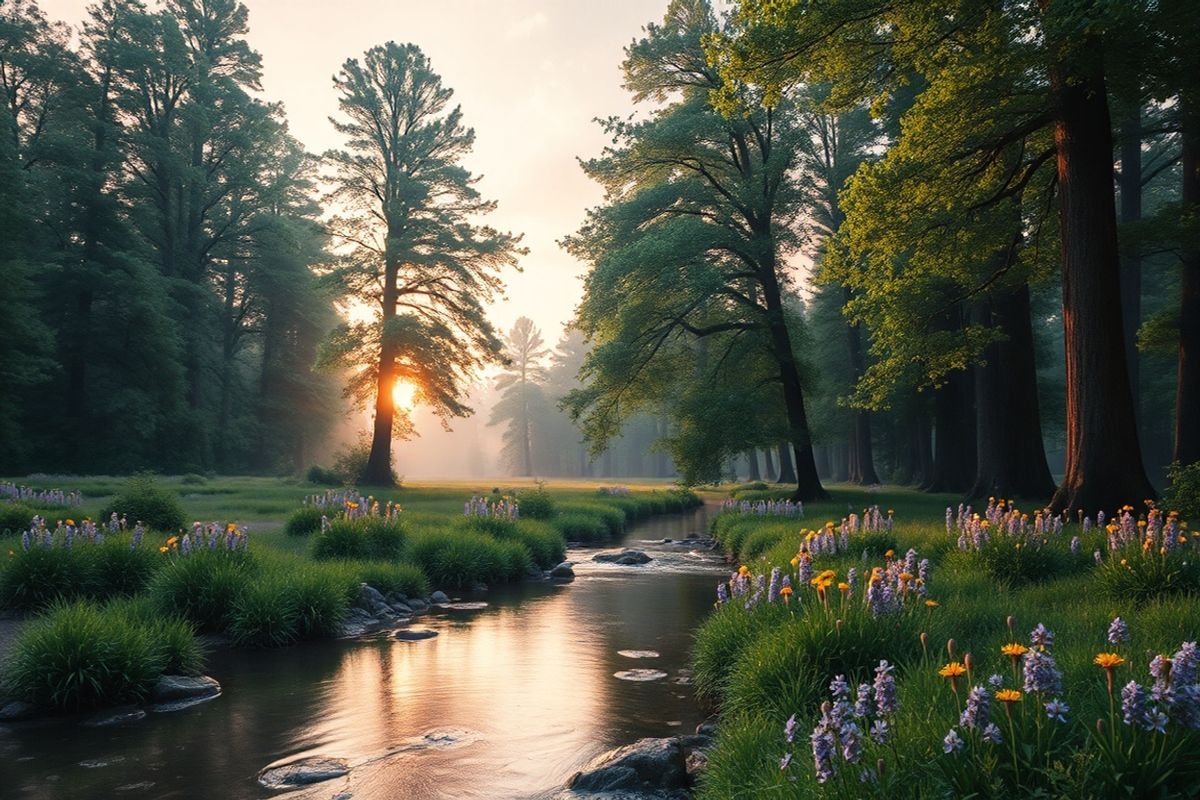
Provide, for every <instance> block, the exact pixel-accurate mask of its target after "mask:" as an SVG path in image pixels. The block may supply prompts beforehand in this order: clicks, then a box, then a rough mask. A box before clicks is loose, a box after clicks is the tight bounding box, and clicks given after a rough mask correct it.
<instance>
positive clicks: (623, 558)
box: [592, 550, 653, 566]
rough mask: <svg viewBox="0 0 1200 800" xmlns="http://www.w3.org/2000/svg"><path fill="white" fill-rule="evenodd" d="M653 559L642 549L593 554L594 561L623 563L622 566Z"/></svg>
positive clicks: (644, 562) (643, 562)
mask: <svg viewBox="0 0 1200 800" xmlns="http://www.w3.org/2000/svg"><path fill="white" fill-rule="evenodd" d="M652 560H653V559H652V558H650V556H648V555H646V554H645V553H643V552H642V551H641V550H622V551H621V552H619V553H597V554H596V555H594V556H592V561H600V562H602V563H606V564H621V565H622V566H633V565H635V564H648V563H649V562H650V561H652Z"/></svg>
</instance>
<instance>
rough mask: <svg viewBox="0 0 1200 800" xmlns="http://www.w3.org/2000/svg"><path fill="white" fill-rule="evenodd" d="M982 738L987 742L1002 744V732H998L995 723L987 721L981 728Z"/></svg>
mask: <svg viewBox="0 0 1200 800" xmlns="http://www.w3.org/2000/svg"><path fill="white" fill-rule="evenodd" d="M983 740H984V741H985V742H987V743H988V744H1004V734H1002V733H1000V729H999V728H998V727H996V723H994V722H989V723H988V724H987V727H986V728H984V729H983Z"/></svg>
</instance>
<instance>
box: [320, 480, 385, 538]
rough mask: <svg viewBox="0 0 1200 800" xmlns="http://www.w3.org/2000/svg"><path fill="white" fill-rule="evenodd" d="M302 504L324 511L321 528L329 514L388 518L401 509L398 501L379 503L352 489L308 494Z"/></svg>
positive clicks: (325, 523) (349, 517)
mask: <svg viewBox="0 0 1200 800" xmlns="http://www.w3.org/2000/svg"><path fill="white" fill-rule="evenodd" d="M304 505H306V506H312V507H313V508H319V509H321V510H323V511H325V512H326V513H325V514H324V518H323V519H322V523H321V529H322V530H324V529H325V528H326V527H328V524H329V522H328V517H329V516H330V514H332V515H333V516H334V517H335V518H336V517H344V518H346V519H359V518H360V517H383V518H384V519H389V520H390V519H395V518H396V516H397V515H398V514H399V513H400V512H401V510H402V509H401V508H400V504H399V503H394V502H392V501H391V500H388V501H387V502H385V503H382V504H381V503H380V502H379V500H378V499H377V498H375V497H373V496H372V495H367V496H366V497H364V496H363V495H361V494H359V493H358V492H357V491H356V490H354V489H345V490H341V491H339V490H335V489H328V490H326V491H325V492H324V493H323V494H313V495H309V496H308V497H306V498H304Z"/></svg>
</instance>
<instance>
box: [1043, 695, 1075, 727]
mask: <svg viewBox="0 0 1200 800" xmlns="http://www.w3.org/2000/svg"><path fill="white" fill-rule="evenodd" d="M1070 711H1071V707H1070V706H1069V705H1067V704H1066V703H1064V702H1063V701H1062V700H1060V699H1058V698H1057V697H1056V698H1054V699H1053V700H1051V701H1050V702H1049V703H1046V716H1047V717H1049V718H1050V719H1052V720H1054V721H1055V722H1066V721H1067V714H1068V713H1070Z"/></svg>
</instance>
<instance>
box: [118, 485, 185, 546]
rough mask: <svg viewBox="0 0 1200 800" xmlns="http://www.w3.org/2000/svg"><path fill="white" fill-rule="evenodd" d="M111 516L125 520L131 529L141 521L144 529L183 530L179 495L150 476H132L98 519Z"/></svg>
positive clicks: (171, 531) (166, 531) (169, 531)
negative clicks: (114, 515)
mask: <svg viewBox="0 0 1200 800" xmlns="http://www.w3.org/2000/svg"><path fill="white" fill-rule="evenodd" d="M113 513H116V515H117V516H118V517H124V518H125V519H126V520H128V522H129V526H130V527H133V525H135V524H136V523H137V522H139V521H140V522H142V523H143V524H144V525H146V527H148V528H150V529H151V530H155V531H162V532H164V533H173V532H174V531H177V530H179V529H180V528H182V527H183V524H184V519H185V517H184V514H183V506H181V505H180V504H179V496H178V495H176V494H175V492H173V491H171V490H170V489H167V488H165V487H163V486H162V485H161V484H160V483H159V482H158V481H157V480H155V478H154V476H153V475H150V474H148V473H142V474H138V475H134V476H133V477H132V478H130V479H129V480H128V481H127V482H126V484H125V485H124V486H123V487H121V490H120V491H118V492H117V494H116V495H115V496H114V497H113V498H112V501H111V502H109V504H108V505H107V506H105V507H104V510H102V511H101V512H100V516H99V518H100V520H101V521H104V520H107V519H108V518H109V517H110V516H111V515H112V514H113Z"/></svg>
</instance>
